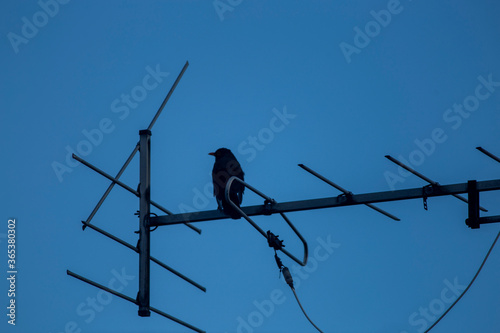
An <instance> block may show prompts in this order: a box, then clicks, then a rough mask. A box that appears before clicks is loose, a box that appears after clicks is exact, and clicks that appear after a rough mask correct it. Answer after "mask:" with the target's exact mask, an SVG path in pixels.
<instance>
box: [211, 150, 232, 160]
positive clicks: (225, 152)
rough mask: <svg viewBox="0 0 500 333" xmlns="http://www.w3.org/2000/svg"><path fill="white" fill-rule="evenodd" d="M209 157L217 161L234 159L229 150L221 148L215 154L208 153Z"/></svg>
mask: <svg viewBox="0 0 500 333" xmlns="http://www.w3.org/2000/svg"><path fill="white" fill-rule="evenodd" d="M208 155H212V156H214V157H215V159H216V160H218V159H221V158H224V157H226V156H229V157H233V158H234V155H233V153H232V152H231V151H230V150H229V149H227V148H219V149H217V150H216V151H215V152H214V153H208Z"/></svg>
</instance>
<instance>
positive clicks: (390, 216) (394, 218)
mask: <svg viewBox="0 0 500 333" xmlns="http://www.w3.org/2000/svg"><path fill="white" fill-rule="evenodd" d="M299 167H301V168H302V169H304V170H306V171H307V172H309V173H310V174H312V175H313V176H316V177H318V178H319V179H321V180H322V181H324V182H325V183H327V184H328V185H331V186H333V187H335V188H336V189H337V190H339V191H340V192H343V193H344V194H352V193H351V192H349V191H347V190H346V189H345V188H343V187H341V186H339V185H337V184H335V183H334V182H332V181H331V180H330V179H328V178H326V177H323V176H322V175H320V174H319V173H317V172H316V171H314V170H312V169H311V168H309V167H307V166H305V165H304V164H299ZM365 206H367V207H370V208H371V209H373V210H375V211H377V212H379V213H381V214H384V215H385V216H387V217H389V218H391V219H393V220H394V221H401V220H400V219H399V218H398V217H396V216H394V215H392V214H391V213H388V212H386V211H385V210H383V209H381V208H378V207H377V206H374V205H372V204H370V203H367V204H365Z"/></svg>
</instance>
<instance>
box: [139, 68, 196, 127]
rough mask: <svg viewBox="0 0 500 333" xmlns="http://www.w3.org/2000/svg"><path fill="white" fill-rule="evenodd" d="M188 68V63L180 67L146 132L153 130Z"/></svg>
mask: <svg viewBox="0 0 500 333" xmlns="http://www.w3.org/2000/svg"><path fill="white" fill-rule="evenodd" d="M188 66H189V62H188V61H186V63H185V64H184V67H182V70H181V72H180V73H179V75H178V76H177V79H175V82H174V84H173V85H172V88H170V91H169V92H168V94H167V97H165V99H164V100H163V103H161V105H160V108H159V109H158V111H156V114H155V116H154V118H153V120H151V124H149V126H148V130H150V131H151V129H152V128H153V125H154V124H155V122H156V120H157V119H158V117H159V116H160V114H161V112H162V111H163V108H164V107H165V105H166V104H167V102H168V100H169V99H170V96H172V93H173V92H174V90H175V88H176V87H177V84H178V83H179V81H180V80H181V78H182V76H183V75H184V72H185V71H186V69H187V68H188Z"/></svg>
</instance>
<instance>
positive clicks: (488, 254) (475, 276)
mask: <svg viewBox="0 0 500 333" xmlns="http://www.w3.org/2000/svg"><path fill="white" fill-rule="evenodd" d="M499 237H500V231H499V232H498V234H497V237H496V238H495V240H494V241H493V244H491V247H490V249H489V250H488V253H486V256H485V257H484V260H483V262H482V263H481V266H479V269H478V270H477V272H476V275H474V277H473V278H472V280H471V281H470V283H469V285H468V286H467V288H465V289H464V291H463V292H462V294H460V296H458V298H457V299H456V300H455V302H453V303H452V304H451V305H450V307H449V308H448V309H447V310H446V311H445V312H444V313H443V314H442V315H441V317H439V318H438V319H437V320H436V322H434V324H432V326H431V327H429V328H428V329H427V330H426V331H425V332H424V333H427V332H429V331H430V330H431V329H432V328H433V327H434V326H436V325H437V323H439V321H440V320H441V319H443V318H444V316H446V314H447V313H448V312H450V310H451V309H452V308H453V307H454V306H455V304H457V303H458V301H459V300H460V299H461V298H462V296H463V295H465V293H466V292H467V290H469V288H470V286H472V284H473V283H474V281H475V280H476V278H477V276H478V275H479V272H481V269H483V266H484V264H485V263H486V260H487V259H488V257H489V256H490V253H491V250H493V247H494V246H495V244H496V242H497V240H498V238H499ZM297 301H298V300H297ZM313 325H314V324H313Z"/></svg>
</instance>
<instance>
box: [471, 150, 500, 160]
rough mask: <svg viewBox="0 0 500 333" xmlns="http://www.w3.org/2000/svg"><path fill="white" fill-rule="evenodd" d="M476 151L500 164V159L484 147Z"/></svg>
mask: <svg viewBox="0 0 500 333" xmlns="http://www.w3.org/2000/svg"><path fill="white" fill-rule="evenodd" d="M476 149H477V150H479V151H480V152H481V153H483V154H485V155H486V156H488V157H491V158H492V159H494V160H495V161H497V162H498V163H500V158H498V157H496V156H495V155H493V154H492V153H490V152H489V151H487V150H486V149H484V148H482V147H476Z"/></svg>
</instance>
